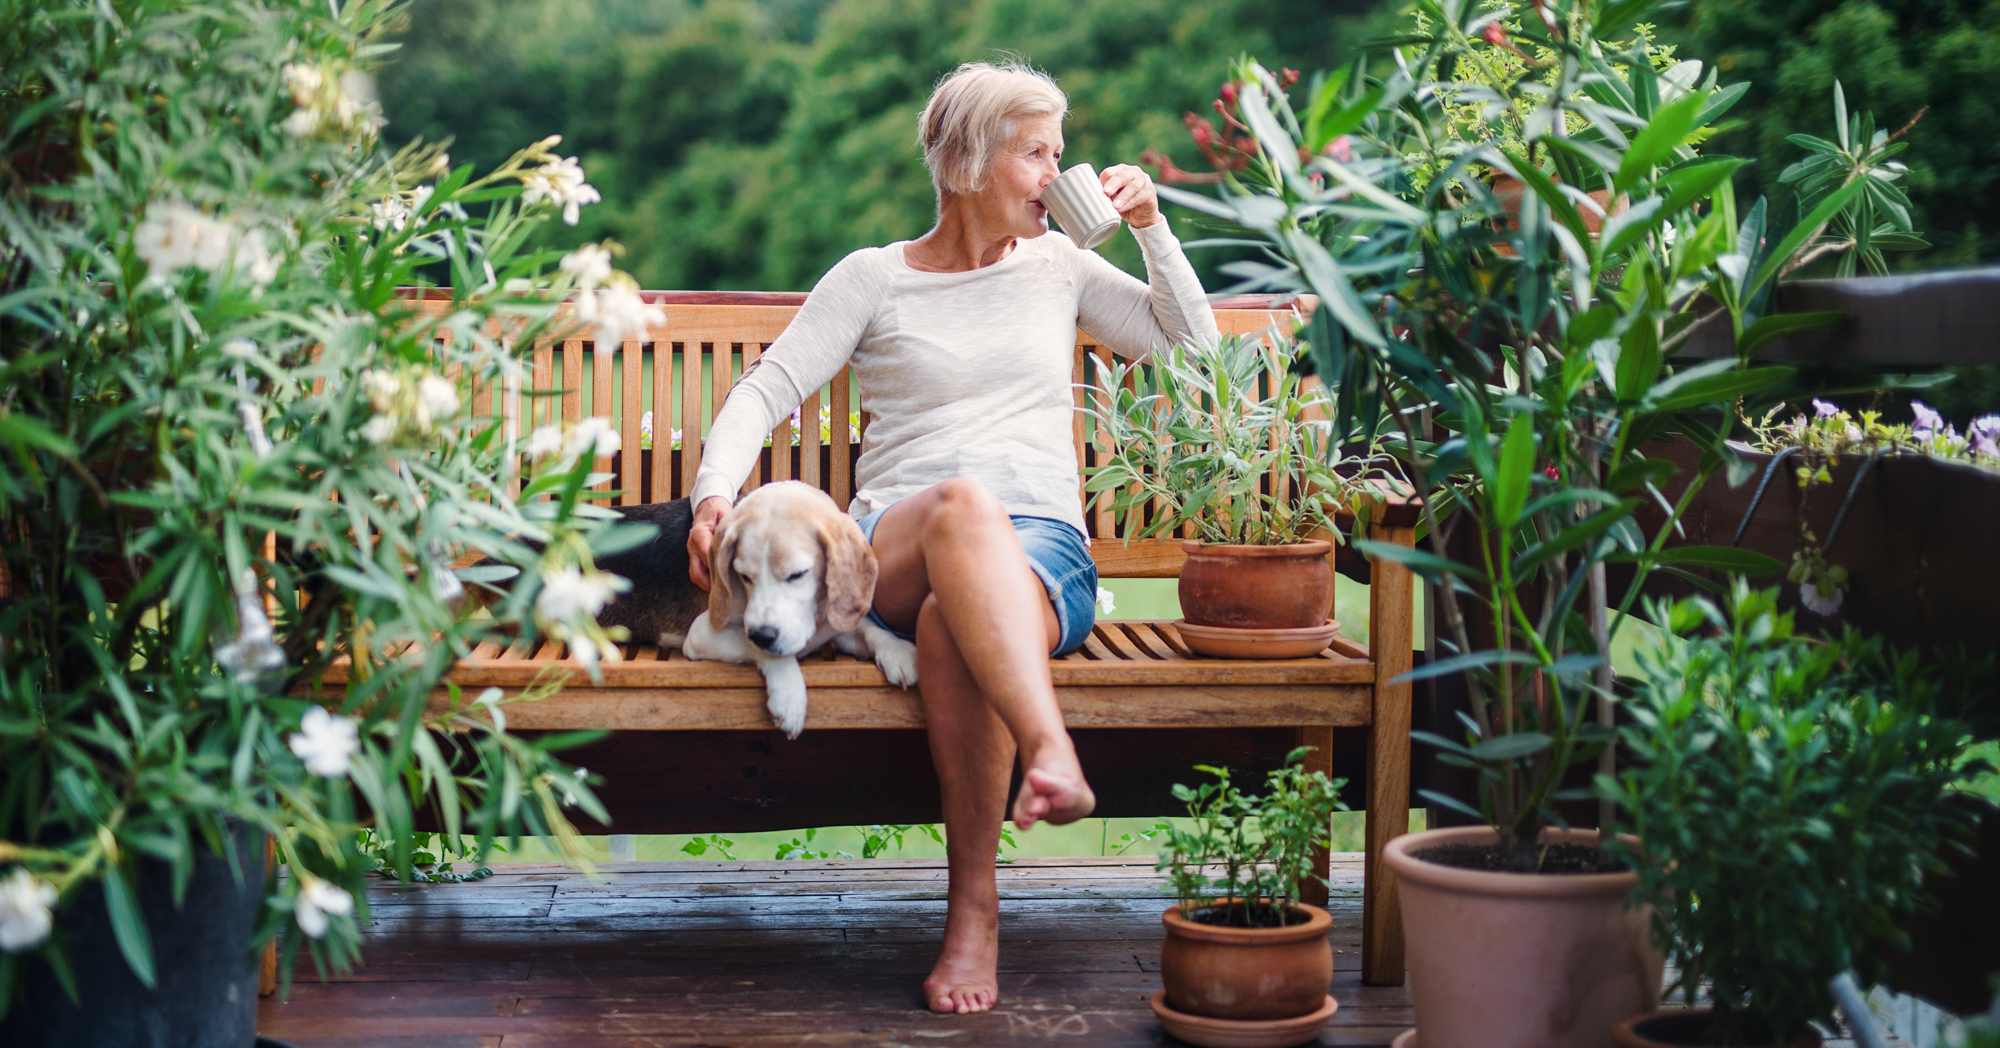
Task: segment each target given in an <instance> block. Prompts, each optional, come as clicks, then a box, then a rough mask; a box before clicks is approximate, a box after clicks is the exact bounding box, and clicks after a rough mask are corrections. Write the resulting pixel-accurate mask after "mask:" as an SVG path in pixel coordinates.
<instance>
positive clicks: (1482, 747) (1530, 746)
mask: <svg viewBox="0 0 2000 1048" xmlns="http://www.w3.org/2000/svg"><path fill="white" fill-rule="evenodd" d="M1554 741H1555V740H1553V739H1551V738H1549V737H1548V736H1547V735H1544V734H1542V733H1541V732H1538V731H1521V732H1515V733H1514V734H1512V735H1502V736H1500V737H1499V738H1497V739H1487V740H1486V741H1485V742H1482V743H1480V744H1479V745H1477V746H1474V747H1473V748H1472V759H1473V760H1476V761H1511V760H1519V759H1521V758H1522V757H1528V756H1532V755H1534V754H1537V753H1540V752H1542V751H1543V750H1546V749H1548V748H1549V747H1550V746H1551V745H1553V744H1554Z"/></svg>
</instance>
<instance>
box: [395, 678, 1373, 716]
mask: <svg viewBox="0 0 2000 1048" xmlns="http://www.w3.org/2000/svg"><path fill="white" fill-rule="evenodd" d="M1100 665H1102V664H1100ZM732 668H736V667H732ZM744 668H747V667H744ZM871 669H872V667H871ZM751 672H752V673H753V674H754V673H755V671H754V670H752V671H751ZM1301 675H1305V674H1301ZM608 676H609V674H607V677H608ZM1105 676H1109V674H1105ZM1159 676H1161V677H1164V678H1166V679H1165V680H1164V681H1162V682H1161V683H1162V684H1165V685H1168V686H1160V685H1154V684H1147V683H1144V682H1143V681H1141V682H1139V683H1134V684H1129V685H1123V686H1085V687H1078V686H1071V685H1064V684H1059V685H1058V686H1057V687H1056V701H1057V702H1058V703H1060V704H1061V706H1062V709H1063V720H1064V723H1066V724H1068V725H1069V726H1070V727H1072V728H1174V727H1189V728H1229V727H1291V726H1294V725H1300V724H1320V725H1328V726H1337V727H1361V726H1365V725H1366V724H1368V720H1369V716H1370V692H1369V689H1368V687H1367V685H1363V684H1348V685H1304V686H1301V685H1269V686H1261V687H1260V686H1253V685H1222V686H1209V685H1181V686H1172V685H1173V683H1174V682H1173V678H1172V675H1170V674H1160V675H1159ZM503 679H505V678H503ZM807 681H808V686H809V687H810V688H811V689H812V692H811V706H810V707H809V709H808V712H807V714H806V729H807V730H808V731H813V730H828V729H836V728H874V729H888V728H921V727H923V726H924V718H923V708H922V706H921V705H920V704H919V702H918V699H917V694H916V693H915V692H913V691H905V690H904V689H901V688H894V687H889V686H886V685H884V686H880V687H872V688H871V687H852V686H826V685H820V684H813V683H811V681H812V675H811V672H810V670H808V674H807ZM459 683H460V686H461V687H462V688H468V689H469V688H474V687H485V686H487V685H489V684H491V683H492V681H491V679H490V678H485V679H482V678H477V677H475V678H472V679H462V680H460V682H459ZM607 685H610V686H606V687H601V688H599V687H590V686H572V687H569V688H566V689H565V690H564V691H563V692H562V693H561V694H559V695H557V696H555V697H553V698H549V699H544V700H542V701H540V702H534V703H517V704H514V705H512V706H509V707H508V708H507V724H508V727H509V728H510V729H513V730H517V731H562V730H572V729H617V730H620V731H755V730H758V729H762V728H768V727H770V726H771V715H770V713H769V711H768V710H766V709H765V702H766V699H767V693H766V692H765V690H764V688H763V686H762V684H761V682H759V683H757V684H756V685H755V686H752V687H743V686H742V684H741V682H736V686H733V687H717V686H710V687H706V688H699V687H691V686H688V685H686V684H684V683H680V682H676V684H675V685H674V686H667V687H659V686H645V685H635V684H615V683H613V682H610V681H607ZM501 687H502V691H504V692H506V693H507V694H508V695H510V696H512V695H517V694H519V693H520V692H521V691H523V690H525V689H522V688H518V687H506V686H504V685H503V686H501ZM449 703H450V693H449V692H444V691H440V692H438V693H437V694H436V695H435V696H434V697H433V699H432V708H433V709H434V710H442V709H446V708H448V707H449Z"/></svg>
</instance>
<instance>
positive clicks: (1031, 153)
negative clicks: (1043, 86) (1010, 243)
mask: <svg viewBox="0 0 2000 1048" xmlns="http://www.w3.org/2000/svg"><path fill="white" fill-rule="evenodd" d="M1062 150H1063V137H1062V124H1061V122H1059V121H1057V120H1054V119H1052V118H1048V117H1043V118H1039V119H1031V120H1026V121H1023V122H1022V124H1021V130H1020V133H1019V134H1018V135H1016V136H1015V138H1014V141H1013V143H1012V144H1011V145H1009V146H1008V147H1007V148H1006V149H1004V150H1002V151H1001V153H1000V158H999V160H997V161H996V162H995V163H994V165H993V178H992V180H991V181H989V182H988V183H987V185H986V188H985V189H984V190H982V191H980V192H979V193H978V194H977V195H976V200H975V205H974V206H975V207H977V209H978V210H979V212H980V217H981V218H982V219H984V220H985V221H986V222H987V223H990V224H991V226H992V227H994V228H997V229H998V230H999V231H1001V232H1002V233H1004V234H1005V235H1007V236H1015V237H1021V238H1023V239H1033V238H1035V237H1038V236H1041V235H1042V234H1043V233H1046V232H1048V231H1049V211H1048V209H1047V208H1045V207H1043V206H1042V190H1043V189H1046V188H1047V187H1048V184H1049V183H1050V182H1053V181H1055V179H1056V175H1057V174H1059V173H1060V170H1059V169H1058V168H1057V166H1056V164H1057V162H1058V161H1060V160H1061V159H1062Z"/></svg>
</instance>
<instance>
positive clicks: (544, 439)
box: [526, 426, 563, 458]
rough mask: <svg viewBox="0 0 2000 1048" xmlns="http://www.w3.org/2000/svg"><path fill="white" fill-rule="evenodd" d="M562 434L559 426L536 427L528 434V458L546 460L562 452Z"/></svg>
mask: <svg viewBox="0 0 2000 1048" xmlns="http://www.w3.org/2000/svg"><path fill="white" fill-rule="evenodd" d="M562 446H563V434H562V427H561V426H536V427H535V431H534V432H533V433H530V434H528V446H527V449H526V450H527V452H528V457H529V458H547V457H548V456H550V455H553V454H555V453H556V452H558V451H561V450H562Z"/></svg>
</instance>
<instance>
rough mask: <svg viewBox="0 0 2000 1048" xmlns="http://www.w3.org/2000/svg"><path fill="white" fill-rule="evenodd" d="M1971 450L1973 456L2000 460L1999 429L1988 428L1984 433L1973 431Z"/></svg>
mask: <svg viewBox="0 0 2000 1048" xmlns="http://www.w3.org/2000/svg"><path fill="white" fill-rule="evenodd" d="M1972 450H1973V452H1974V453H1975V454H1979V455H1986V456H1988V457H1990V458H2000V427H1988V429H1987V430H1986V432H1984V433H1980V432H1978V431H1976V430H1975V431H1974V432H1973V435H1972Z"/></svg>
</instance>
